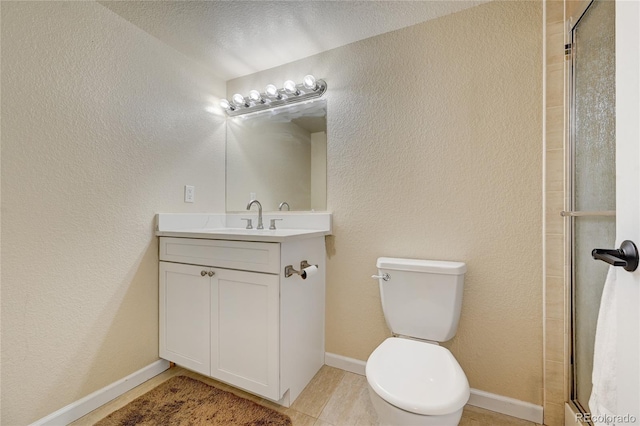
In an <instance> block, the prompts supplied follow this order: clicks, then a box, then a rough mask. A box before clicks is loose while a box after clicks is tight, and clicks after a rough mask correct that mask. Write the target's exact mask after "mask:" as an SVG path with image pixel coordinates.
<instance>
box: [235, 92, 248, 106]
mask: <svg viewBox="0 0 640 426" xmlns="http://www.w3.org/2000/svg"><path fill="white" fill-rule="evenodd" d="M232 99H233V103H234V104H236V105H238V106H245V105H246V102H245V101H244V96H242V95H241V94H240V93H236V94H235V95H233V98H232Z"/></svg>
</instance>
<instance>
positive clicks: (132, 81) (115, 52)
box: [0, 1, 225, 425]
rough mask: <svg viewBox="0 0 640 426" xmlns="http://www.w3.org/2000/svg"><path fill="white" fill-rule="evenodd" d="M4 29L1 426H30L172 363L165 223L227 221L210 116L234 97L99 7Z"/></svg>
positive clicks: (66, 6) (8, 22) (7, 16)
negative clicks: (189, 193) (161, 283)
mask: <svg viewBox="0 0 640 426" xmlns="http://www.w3.org/2000/svg"><path fill="white" fill-rule="evenodd" d="M1 14H2V19H1V31H2V34H1V35H2V45H1V48H2V52H1V53H2V69H1V72H2V77H1V78H2V80H1V83H2V99H1V101H2V105H1V106H2V123H1V124H2V158H1V160H2V168H1V171H2V199H1V202H2V218H1V220H2V227H1V229H2V234H1V237H2V288H1V297H2V331H1V332H2V376H1V382H2V384H1V386H2V388H1V394H2V419H1V421H0V423H2V424H7V425H17V424H27V423H29V422H32V421H34V420H36V419H38V418H41V417H43V416H45V415H47V414H49V413H51V412H53V411H55V410H57V409H59V408H61V407H63V406H65V405H66V404H69V403H71V402H73V401H75V400H77V399H79V398H81V397H83V396H85V395H87V394H89V393H91V392H93V391H95V390H96V389H99V388H101V387H103V386H105V385H107V384H110V383H112V382H114V381H116V380H118V379H121V378H122V377H124V376H126V375H128V374H130V373H132V372H133V371H136V370H138V369H139V368H141V367H143V366H145V365H148V364H149V363H151V362H153V361H155V360H156V359H157V357H158V299H157V297H158V295H157V288H158V282H157V275H158V274H157V267H158V265H157V250H158V249H157V242H156V238H155V237H154V230H153V218H154V214H155V213H157V212H223V211H224V122H223V120H222V118H221V117H220V116H216V115H213V114H211V113H209V112H207V111H206V110H205V109H206V108H207V107H208V106H211V105H213V106H216V107H217V100H218V96H223V95H224V94H225V86H224V84H223V82H220V81H215V80H213V79H212V78H211V77H210V73H209V72H208V70H206V69H203V68H202V67H201V66H199V65H197V64H195V63H194V62H193V61H191V60H190V59H188V58H186V57H184V56H183V55H181V54H179V53H177V52H176V51H174V50H172V49H171V48H168V47H167V46H166V45H164V44H162V43H160V42H159V41H158V40H157V39H155V38H154V37H151V36H150V35H148V34H147V33H145V32H143V31H141V30H140V29H138V28H137V27H134V26H133V25H131V24H130V23H129V22H127V21H125V20H124V19H122V18H120V17H119V16H117V15H116V14H114V13H113V12H111V11H110V10H108V9H106V8H104V7H103V6H101V5H99V4H96V3H93V2H7V1H3V2H2V4H1ZM216 109H217V108H216ZM185 184H190V185H195V187H196V193H195V194H196V202H195V203H194V204H185V203H184V202H183V185H185Z"/></svg>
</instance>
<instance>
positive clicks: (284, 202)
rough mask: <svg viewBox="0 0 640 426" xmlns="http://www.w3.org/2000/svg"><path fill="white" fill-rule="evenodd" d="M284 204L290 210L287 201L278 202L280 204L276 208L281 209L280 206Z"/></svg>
mask: <svg viewBox="0 0 640 426" xmlns="http://www.w3.org/2000/svg"><path fill="white" fill-rule="evenodd" d="M284 206H287V210H291V207H289V203H287V202H286V201H283V202H281V203H280V205H279V206H278V210H280V211H282V208H283V207H284Z"/></svg>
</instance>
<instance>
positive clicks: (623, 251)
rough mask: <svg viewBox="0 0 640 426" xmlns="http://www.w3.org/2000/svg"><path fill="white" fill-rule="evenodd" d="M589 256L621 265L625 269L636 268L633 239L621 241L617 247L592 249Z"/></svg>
mask: <svg viewBox="0 0 640 426" xmlns="http://www.w3.org/2000/svg"><path fill="white" fill-rule="evenodd" d="M591 256H593V258H594V259H598V260H602V261H603V262H607V263H608V264H609V265H613V266H622V267H623V268H624V270H625V271H629V272H633V271H635V270H636V269H637V268H638V248H637V247H636V245H635V244H634V243H633V241H629V240H625V241H623V242H622V244H620V248H619V249H598V248H597V249H593V251H592V252H591Z"/></svg>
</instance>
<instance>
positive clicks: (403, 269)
mask: <svg viewBox="0 0 640 426" xmlns="http://www.w3.org/2000/svg"><path fill="white" fill-rule="evenodd" d="M376 265H377V267H378V272H379V274H378V275H380V276H384V274H388V275H389V280H387V281H385V280H384V279H382V278H379V279H378V281H379V282H380V296H381V299H382V310H383V312H384V316H385V319H386V321H387V325H388V326H389V329H391V331H392V332H393V333H395V334H401V335H403V336H410V337H415V338H418V339H425V340H431V341H434V342H445V341H447V340H449V339H451V338H452V337H453V336H454V335H455V334H456V330H457V328H458V320H459V319H460V309H461V307H462V289H463V284H464V274H465V272H466V270H467V266H466V265H465V264H464V263H462V262H447V261H440V260H417V259H398V258H391V257H380V258H378V262H377V264H376Z"/></svg>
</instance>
